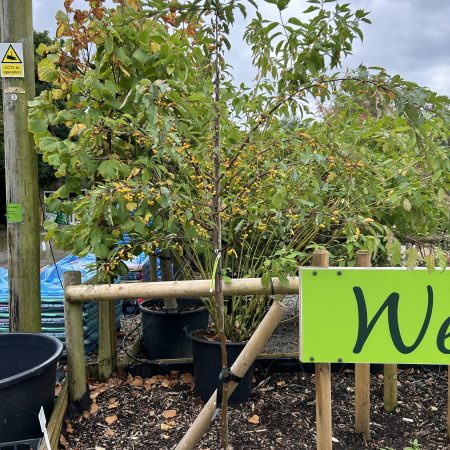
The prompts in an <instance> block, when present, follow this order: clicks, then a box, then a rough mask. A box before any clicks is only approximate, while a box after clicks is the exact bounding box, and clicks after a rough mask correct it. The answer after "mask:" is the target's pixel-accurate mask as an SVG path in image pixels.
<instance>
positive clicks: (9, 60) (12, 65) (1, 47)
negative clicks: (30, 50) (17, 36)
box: [0, 43, 24, 78]
mask: <svg viewBox="0 0 450 450" xmlns="http://www.w3.org/2000/svg"><path fill="white" fill-rule="evenodd" d="M0 66H1V75H0V76H2V77H4V78H23V77H24V70H23V47H22V44H20V43H16V44H14V43H0Z"/></svg>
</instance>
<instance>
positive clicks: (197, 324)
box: [140, 298, 209, 359]
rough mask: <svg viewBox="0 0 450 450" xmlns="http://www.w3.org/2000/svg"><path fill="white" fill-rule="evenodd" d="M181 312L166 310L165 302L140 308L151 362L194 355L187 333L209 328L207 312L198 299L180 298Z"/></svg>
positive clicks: (142, 305) (158, 301)
mask: <svg viewBox="0 0 450 450" xmlns="http://www.w3.org/2000/svg"><path fill="white" fill-rule="evenodd" d="M177 302H178V309H164V300H162V299H151V300H145V301H144V302H142V303H141V305H140V310H141V313H142V333H143V336H144V346H145V349H146V350H147V353H148V356H149V357H150V358H151V359H171V358H189V357H191V356H192V347H191V340H190V339H189V336H188V334H187V332H188V331H193V330H198V329H199V328H206V327H207V326H208V316H209V315H208V311H207V309H206V307H205V306H203V302H202V301H201V300H200V299H198V298H182V299H177Z"/></svg>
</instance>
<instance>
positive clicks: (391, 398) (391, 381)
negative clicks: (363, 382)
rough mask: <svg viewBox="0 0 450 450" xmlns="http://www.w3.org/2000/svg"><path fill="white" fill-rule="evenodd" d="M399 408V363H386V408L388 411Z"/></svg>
mask: <svg viewBox="0 0 450 450" xmlns="http://www.w3.org/2000/svg"><path fill="white" fill-rule="evenodd" d="M395 408H397V364H385V365H384V409H385V411H387V412H391V411H393V410H394V409H395Z"/></svg>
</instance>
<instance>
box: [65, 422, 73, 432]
mask: <svg viewBox="0 0 450 450" xmlns="http://www.w3.org/2000/svg"><path fill="white" fill-rule="evenodd" d="M66 431H67V432H68V433H69V434H72V433H73V426H72V424H71V423H70V422H69V421H67V422H66Z"/></svg>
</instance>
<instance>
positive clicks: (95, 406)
mask: <svg viewBox="0 0 450 450" xmlns="http://www.w3.org/2000/svg"><path fill="white" fill-rule="evenodd" d="M99 409H100V406H98V405H97V403H92V405H91V409H90V411H89V412H90V413H91V414H92V415H94V414H95V413H96V412H97V411H98V410H99Z"/></svg>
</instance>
